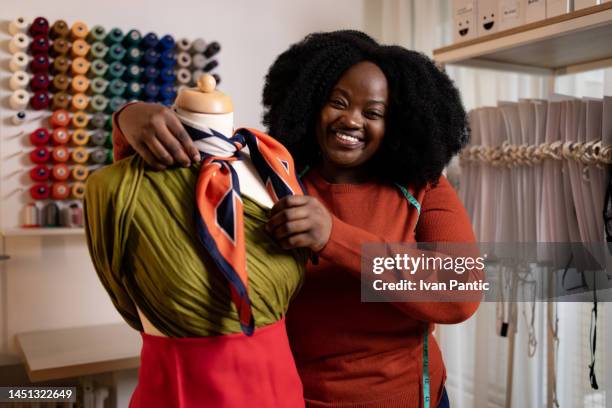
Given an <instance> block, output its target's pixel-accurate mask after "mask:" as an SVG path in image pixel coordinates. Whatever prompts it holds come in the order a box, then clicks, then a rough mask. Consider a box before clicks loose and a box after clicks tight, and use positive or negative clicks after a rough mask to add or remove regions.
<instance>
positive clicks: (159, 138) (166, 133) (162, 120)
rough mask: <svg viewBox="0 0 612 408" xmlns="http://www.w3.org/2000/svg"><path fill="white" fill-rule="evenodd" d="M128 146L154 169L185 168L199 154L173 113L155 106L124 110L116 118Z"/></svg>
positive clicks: (141, 103) (136, 105)
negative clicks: (176, 165) (177, 165)
mask: <svg viewBox="0 0 612 408" xmlns="http://www.w3.org/2000/svg"><path fill="white" fill-rule="evenodd" d="M117 121H118V123H119V127H120V128H121V131H122V132H123V135H124V136H125V138H126V139H127V141H128V143H129V144H130V146H132V148H134V150H136V152H137V153H138V154H140V156H142V158H143V159H144V160H145V161H146V162H147V163H148V164H149V165H151V166H153V167H154V168H157V169H159V170H163V169H165V168H166V167H168V166H172V165H174V164H179V165H181V166H185V167H189V166H190V165H191V161H192V160H193V161H195V162H198V161H199V160H200V153H199V152H198V149H197V148H196V147H195V145H194V144H193V141H192V140H191V138H190V137H189V134H188V133H187V131H186V130H185V128H184V127H183V125H182V124H181V122H180V120H179V119H178V118H177V117H176V115H175V114H174V112H172V111H171V110H170V109H168V108H166V107H165V106H162V105H159V104H156V103H144V102H138V103H134V104H131V105H128V106H126V107H125V108H124V109H123V110H122V111H121V112H119V115H118V116H117Z"/></svg>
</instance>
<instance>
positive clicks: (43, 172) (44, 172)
mask: <svg viewBox="0 0 612 408" xmlns="http://www.w3.org/2000/svg"><path fill="white" fill-rule="evenodd" d="M50 176H51V172H50V171H49V167H47V166H45V165H44V164H39V165H38V166H36V167H34V168H33V169H32V170H30V178H31V179H32V180H33V181H47V180H49V177H50Z"/></svg>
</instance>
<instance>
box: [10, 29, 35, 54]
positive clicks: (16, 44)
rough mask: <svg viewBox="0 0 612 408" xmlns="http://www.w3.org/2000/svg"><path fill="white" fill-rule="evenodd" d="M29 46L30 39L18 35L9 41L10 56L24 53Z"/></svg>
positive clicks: (23, 35)
mask: <svg viewBox="0 0 612 408" xmlns="http://www.w3.org/2000/svg"><path fill="white" fill-rule="evenodd" d="M29 45H30V39H29V38H28V36H27V35H25V34H24V33H18V34H15V35H14V36H13V38H11V40H10V41H9V51H10V52H11V54H15V53H17V52H26V50H27V49H28V47H29Z"/></svg>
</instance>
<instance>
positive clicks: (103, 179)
mask: <svg viewBox="0 0 612 408" xmlns="http://www.w3.org/2000/svg"><path fill="white" fill-rule="evenodd" d="M140 162H141V159H140V158H139V157H138V156H130V157H128V158H126V159H123V160H119V161H117V162H115V163H113V164H111V165H108V166H104V167H101V168H99V169H97V170H95V171H94V172H92V173H91V175H90V176H89V177H88V178H87V188H86V198H88V199H89V200H91V199H95V200H96V201H99V202H104V201H108V200H111V199H112V197H114V196H115V195H116V194H117V193H118V191H119V190H120V188H121V185H122V184H123V182H124V181H126V179H130V178H131V177H132V176H133V175H134V174H135V173H136V172H137V171H138V170H139V168H141V167H142V166H141V163H140Z"/></svg>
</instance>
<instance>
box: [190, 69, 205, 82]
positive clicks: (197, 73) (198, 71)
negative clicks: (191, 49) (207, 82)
mask: <svg viewBox="0 0 612 408" xmlns="http://www.w3.org/2000/svg"><path fill="white" fill-rule="evenodd" d="M202 75H204V71H202V70H201V69H196V70H194V71H191V80H192V81H193V83H195V84H197V83H198V79H200V77H201V76H202Z"/></svg>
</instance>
